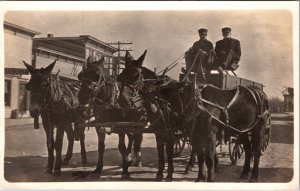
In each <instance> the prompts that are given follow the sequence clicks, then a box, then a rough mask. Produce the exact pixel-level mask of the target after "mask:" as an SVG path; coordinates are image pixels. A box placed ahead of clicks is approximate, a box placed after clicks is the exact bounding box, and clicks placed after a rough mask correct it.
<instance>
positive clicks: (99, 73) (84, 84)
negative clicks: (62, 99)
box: [78, 57, 143, 179]
mask: <svg viewBox="0 0 300 191" xmlns="http://www.w3.org/2000/svg"><path fill="white" fill-rule="evenodd" d="M78 79H79V80H80V81H81V86H80V90H79V93H78V99H79V103H80V104H81V105H83V106H84V107H85V108H86V109H85V110H87V111H86V112H87V113H89V112H88V111H89V110H90V109H92V113H93V114H92V115H93V116H94V117H95V121H96V122H118V121H124V120H129V121H131V120H137V119H128V118H125V117H124V111H123V110H122V109H120V108H119V107H118V106H122V103H118V102H119V101H118V86H117V83H115V82H114V80H113V79H112V77H111V76H110V75H109V73H108V71H107V69H106V68H105V67H104V57H103V58H102V59H100V60H98V61H92V59H91V58H90V57H89V58H88V59H87V66H86V68H84V69H83V70H82V71H81V72H80V73H79V74H78ZM133 113H134V111H133ZM134 114H135V116H139V115H138V114H137V113H134ZM96 132H97V136H98V163H97V167H96V169H95V170H94V172H93V173H94V174H98V175H101V173H102V169H103V155H104V150H105V144H104V142H105V136H106V132H105V131H103V130H102V128H101V127H100V126H96ZM117 133H118V135H119V144H118V148H119V151H120V153H121V155H122V168H123V172H122V178H123V179H128V178H130V173H129V172H128V167H129V166H130V164H131V162H132V161H131V158H130V155H129V154H130V152H131V148H132V146H134V154H135V157H136V158H137V165H138V166H141V161H140V160H141V154H140V148H141V143H142V138H143V137H142V134H136V133H134V134H130V133H126V134H127V136H128V138H129V141H128V148H127V149H126V145H125V133H124V132H117Z"/></svg>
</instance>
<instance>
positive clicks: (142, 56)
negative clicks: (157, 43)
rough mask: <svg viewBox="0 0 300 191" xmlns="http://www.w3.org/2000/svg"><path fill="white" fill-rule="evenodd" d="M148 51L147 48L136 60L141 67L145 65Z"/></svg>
mask: <svg viewBox="0 0 300 191" xmlns="http://www.w3.org/2000/svg"><path fill="white" fill-rule="evenodd" d="M146 53H147V50H145V52H144V53H143V54H142V55H141V56H140V57H139V58H138V59H137V60H136V61H137V65H138V66H139V67H141V66H142V65H143V62H144V59H145V56H146Z"/></svg>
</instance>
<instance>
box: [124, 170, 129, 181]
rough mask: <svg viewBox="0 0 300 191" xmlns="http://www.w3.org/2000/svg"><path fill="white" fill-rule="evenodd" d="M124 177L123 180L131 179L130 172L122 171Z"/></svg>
mask: <svg viewBox="0 0 300 191" xmlns="http://www.w3.org/2000/svg"><path fill="white" fill-rule="evenodd" d="M122 179H123V180H129V179H130V173H129V172H128V173H122Z"/></svg>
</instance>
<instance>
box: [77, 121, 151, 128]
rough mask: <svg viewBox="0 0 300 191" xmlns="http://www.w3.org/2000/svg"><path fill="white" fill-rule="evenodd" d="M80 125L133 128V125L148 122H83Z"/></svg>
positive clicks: (145, 124)
mask: <svg viewBox="0 0 300 191" xmlns="http://www.w3.org/2000/svg"><path fill="white" fill-rule="evenodd" d="M79 126H80V127H96V126H97V127H122V128H126V129H127V128H128V129H130V128H132V127H141V128H142V127H146V126H147V122H90V123H83V124H80V125H79Z"/></svg>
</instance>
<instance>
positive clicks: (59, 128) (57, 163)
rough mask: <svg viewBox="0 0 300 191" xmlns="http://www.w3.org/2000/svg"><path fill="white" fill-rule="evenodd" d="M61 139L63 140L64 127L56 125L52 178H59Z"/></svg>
mask: <svg viewBox="0 0 300 191" xmlns="http://www.w3.org/2000/svg"><path fill="white" fill-rule="evenodd" d="M63 138H64V126H63V125H61V124H60V125H58V126H57V132H56V140H55V151H56V157H55V165H54V171H53V175H54V176H60V173H61V163H62V160H61V151H62V146H63Z"/></svg>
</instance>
